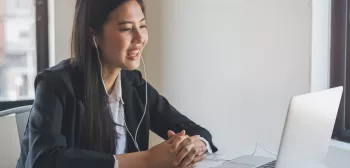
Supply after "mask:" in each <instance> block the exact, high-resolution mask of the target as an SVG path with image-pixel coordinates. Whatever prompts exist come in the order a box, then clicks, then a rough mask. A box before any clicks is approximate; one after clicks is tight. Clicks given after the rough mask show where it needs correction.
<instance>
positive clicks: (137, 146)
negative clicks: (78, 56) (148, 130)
mask: <svg viewBox="0 0 350 168" xmlns="http://www.w3.org/2000/svg"><path fill="white" fill-rule="evenodd" d="M93 42H94V44H95V47H96V51H97V56H98V61H99V63H100V73H101V80H102V83H103V87H104V88H105V92H106V94H107V95H108V96H109V98H111V99H112V100H114V98H113V97H111V96H110V95H109V94H108V92H107V89H106V85H105V83H104V81H103V76H102V75H103V74H102V73H103V71H102V63H101V59H100V52H99V51H98V45H97V43H96V37H95V36H93ZM141 61H142V64H143V69H144V74H145V82H146V89H145V92H146V100H145V108H144V111H143V115H142V118H141V120H140V122H139V124H138V126H137V128H136V132H135V137H133V136H132V134H131V133H130V131H129V129H128V126H127V124H126V121H125V116H124V114H123V118H124V123H125V128H126V131H127V132H128V133H129V135H130V137H131V139H132V140H133V142H134V145H135V147H136V149H137V150H138V151H140V149H139V145H138V144H137V141H136V139H137V133H138V131H139V128H140V125H141V123H142V121H143V118H144V117H145V114H146V110H147V104H148V98H147V97H148V96H147V95H148V93H147V91H148V90H147V87H148V84H147V74H146V65H145V62H144V61H143V58H142V56H141Z"/></svg>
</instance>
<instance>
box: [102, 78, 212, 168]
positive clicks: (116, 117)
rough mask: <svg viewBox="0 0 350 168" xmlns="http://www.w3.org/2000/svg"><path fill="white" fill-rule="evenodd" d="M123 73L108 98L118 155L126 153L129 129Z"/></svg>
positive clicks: (210, 150)
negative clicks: (122, 81) (125, 111)
mask: <svg viewBox="0 0 350 168" xmlns="http://www.w3.org/2000/svg"><path fill="white" fill-rule="evenodd" d="M120 76H121V74H119V76H118V78H117V80H116V82H115V84H114V89H113V92H112V94H111V95H110V97H109V99H108V103H109V106H110V108H111V115H112V118H113V121H114V122H115V123H116V124H117V126H116V128H115V129H116V131H117V134H118V136H117V139H116V143H117V145H116V155H119V154H124V153H125V152H126V143H127V140H126V137H127V131H126V128H125V120H124V117H125V116H124V101H123V98H122V85H121V77H120ZM119 125H121V126H119ZM201 140H202V141H203V142H204V143H205V144H206V146H207V149H208V152H209V153H212V149H211V147H210V145H209V142H208V141H207V140H205V139H204V138H202V137H201ZM114 168H118V160H115V164H114Z"/></svg>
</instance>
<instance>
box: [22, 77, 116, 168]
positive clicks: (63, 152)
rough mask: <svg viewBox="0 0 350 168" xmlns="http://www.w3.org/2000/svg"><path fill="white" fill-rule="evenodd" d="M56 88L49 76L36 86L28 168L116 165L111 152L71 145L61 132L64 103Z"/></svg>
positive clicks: (29, 125) (29, 138)
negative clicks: (94, 150) (76, 147)
mask: <svg viewBox="0 0 350 168" xmlns="http://www.w3.org/2000/svg"><path fill="white" fill-rule="evenodd" d="M56 93H57V92H55V90H54V88H53V86H52V85H50V83H49V82H48V81H46V80H45V79H43V80H40V81H39V82H38V84H37V86H36V93H35V94H36V95H35V101H34V104H33V109H32V111H31V114H30V118H29V121H28V128H27V134H28V136H27V138H28V148H29V149H28V155H27V158H26V163H25V167H26V168H34V167H36V168H47V167H52V168H73V167H74V168H76V167H84V168H95V167H96V168H97V167H107V168H113V166H114V162H115V161H114V158H113V155H111V154H104V153H99V152H93V151H87V150H81V149H75V148H67V144H66V138H65V137H64V136H63V135H62V134H61V128H62V116H63V110H64V109H63V106H62V103H61V101H60V100H59V99H58V96H57V95H56Z"/></svg>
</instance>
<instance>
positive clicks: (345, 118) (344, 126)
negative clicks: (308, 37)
mask: <svg viewBox="0 0 350 168" xmlns="http://www.w3.org/2000/svg"><path fill="white" fill-rule="evenodd" d="M349 2H350V0H332V34H331V76H330V79H331V80H330V83H331V87H335V86H344V94H343V99H342V101H341V104H340V108H339V112H338V116H337V120H336V124H335V127H334V131H333V138H334V139H338V140H341V141H346V142H350V82H349V81H350V24H349V21H350V16H349V14H350V13H349V7H350V6H349Z"/></svg>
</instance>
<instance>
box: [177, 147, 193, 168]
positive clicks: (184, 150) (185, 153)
mask: <svg viewBox="0 0 350 168" xmlns="http://www.w3.org/2000/svg"><path fill="white" fill-rule="evenodd" d="M194 149H195V146H194V144H190V145H187V146H185V147H183V148H182V149H181V151H180V153H179V154H178V155H177V156H176V158H175V160H174V165H176V166H177V165H180V163H181V162H182V160H183V159H184V158H185V157H187V156H196V153H195V152H196V151H195V150H194Z"/></svg>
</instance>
